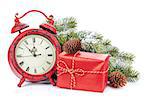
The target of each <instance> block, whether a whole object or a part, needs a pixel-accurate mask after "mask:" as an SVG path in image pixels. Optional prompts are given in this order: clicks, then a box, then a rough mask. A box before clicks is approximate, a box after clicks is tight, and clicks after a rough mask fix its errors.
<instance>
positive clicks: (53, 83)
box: [48, 76, 56, 86]
mask: <svg viewBox="0 0 150 99" xmlns="http://www.w3.org/2000/svg"><path fill="white" fill-rule="evenodd" d="M48 79H49V82H50V83H51V84H52V85H53V86H55V85H56V83H55V81H54V80H53V79H52V78H51V76H50V77H49V78H48Z"/></svg>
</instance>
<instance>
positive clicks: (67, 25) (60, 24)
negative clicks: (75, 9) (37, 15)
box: [54, 17, 77, 32]
mask: <svg viewBox="0 0 150 99" xmlns="http://www.w3.org/2000/svg"><path fill="white" fill-rule="evenodd" d="M54 26H55V28H56V29H57V31H58V32H62V31H67V30H69V29H74V28H76V26H77V22H76V19H75V18H74V17H68V18H62V19H59V20H56V21H55V24H54Z"/></svg>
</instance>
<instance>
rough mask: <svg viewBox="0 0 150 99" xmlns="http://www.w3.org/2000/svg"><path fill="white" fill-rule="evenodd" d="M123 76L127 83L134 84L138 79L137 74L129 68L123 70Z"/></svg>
mask: <svg viewBox="0 0 150 99" xmlns="http://www.w3.org/2000/svg"><path fill="white" fill-rule="evenodd" d="M124 74H125V76H126V77H127V80H128V81H129V82H135V81H137V80H138V79H139V72H138V71H136V70H134V69H133V67H131V66H128V67H126V68H125V70H124Z"/></svg>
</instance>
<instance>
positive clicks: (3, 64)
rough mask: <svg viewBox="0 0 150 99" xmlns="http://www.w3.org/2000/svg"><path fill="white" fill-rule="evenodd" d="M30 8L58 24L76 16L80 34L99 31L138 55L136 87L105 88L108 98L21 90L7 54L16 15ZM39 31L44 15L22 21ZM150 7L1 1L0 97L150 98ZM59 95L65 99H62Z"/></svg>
mask: <svg viewBox="0 0 150 99" xmlns="http://www.w3.org/2000/svg"><path fill="white" fill-rule="evenodd" d="M31 9H37V10H41V11H43V12H45V13H46V14H48V15H49V14H53V15H54V16H55V19H58V18H61V17H68V16H74V17H76V18H77V21H78V23H79V24H78V29H79V30H90V31H95V32H100V33H102V34H103V35H104V37H105V38H108V39H111V40H112V44H113V45H115V46H117V47H119V48H120V49H121V50H122V51H128V52H132V53H134V54H135V55H136V60H135V62H134V67H135V68H136V69H137V70H139V71H140V73H141V78H140V80H139V81H138V82H137V83H128V84H127V86H125V87H123V88H120V89H114V88H110V87H107V88H106V90H105V91H104V93H95V92H87V91H75V90H67V89H60V88H57V87H53V86H51V85H49V84H48V85H44V84H33V85H26V84H27V83H24V85H25V86H24V87H21V88H18V87H17V83H18V82H19V79H18V78H17V77H16V76H15V75H14V74H13V73H12V71H11V69H10V67H9V64H8V61H7V51H8V48H9V46H10V44H11V42H12V41H13V39H14V38H15V37H16V36H17V35H18V34H17V33H16V34H10V31H11V28H12V26H13V25H14V22H13V19H14V14H15V13H16V12H19V13H20V15H21V14H23V13H25V12H27V11H28V10H31ZM22 21H23V22H26V23H28V24H30V26H31V27H35V28H37V27H38V25H39V24H40V23H42V22H44V21H45V18H44V17H42V16H41V15H40V14H37V13H36V14H31V15H30V16H27V17H26V18H24V20H22ZM149 34H150V2H149V0H74V1H73V0H1V2H0V98H1V99H2V97H3V98H9V99H10V98H14V99H19V98H22V99H27V98H29V99H31V97H32V98H39V99H40V98H43V99H46V98H47V99H48V98H49V99H52V98H53V97H59V98H65V97H66V96H68V97H69V98H78V97H79V98H80V97H85V98H94V97H97V98H99V99H109V98H110V99H112V98H116V99H120V98H123V99H124V98H125V99H127V98H143V97H144V96H147V97H148V96H149V95H148V93H149V84H150V80H149V72H150V65H149V62H150V61H149V60H150V58H149V55H150V44H149V43H150V35H149ZM60 96H61V97H60Z"/></svg>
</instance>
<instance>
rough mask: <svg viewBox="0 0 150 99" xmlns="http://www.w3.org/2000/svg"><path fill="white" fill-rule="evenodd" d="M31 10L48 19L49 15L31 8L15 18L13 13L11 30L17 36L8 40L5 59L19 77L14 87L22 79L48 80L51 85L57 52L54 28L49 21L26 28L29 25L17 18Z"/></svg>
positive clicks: (21, 81) (58, 49)
mask: <svg viewBox="0 0 150 99" xmlns="http://www.w3.org/2000/svg"><path fill="white" fill-rule="evenodd" d="M31 12H39V13H41V14H42V15H44V16H45V17H46V19H47V20H49V21H50V22H52V21H53V19H52V18H49V17H47V16H46V15H45V14H44V13H43V12H41V11H38V10H31V11H28V12H26V13H25V14H23V15H22V16H20V17H18V13H17V14H16V15H15V26H14V27H13V28H12V30H11V33H15V32H19V35H18V36H17V37H16V38H15V39H14V41H13V42H12V44H11V46H10V48H9V51H8V61H9V64H10V67H11V69H12V71H13V72H14V73H15V74H16V75H17V76H18V77H19V78H20V79H21V80H20V82H19V84H18V87H21V85H22V84H23V82H24V81H30V82H39V81H43V80H47V79H49V81H50V83H51V84H53V85H55V82H54V81H53V79H52V75H53V74H54V73H55V71H56V63H57V59H58V54H59V53H60V52H61V47H60V44H59V42H58V40H57V38H56V37H55V36H56V29H55V27H54V26H53V24H51V23H48V24H41V25H40V26H39V27H40V28H39V29H26V30H25V31H23V32H21V30H23V29H25V28H27V27H29V26H28V25H26V24H23V23H21V22H20V19H21V18H23V17H24V16H26V15H27V14H28V13H31Z"/></svg>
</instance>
